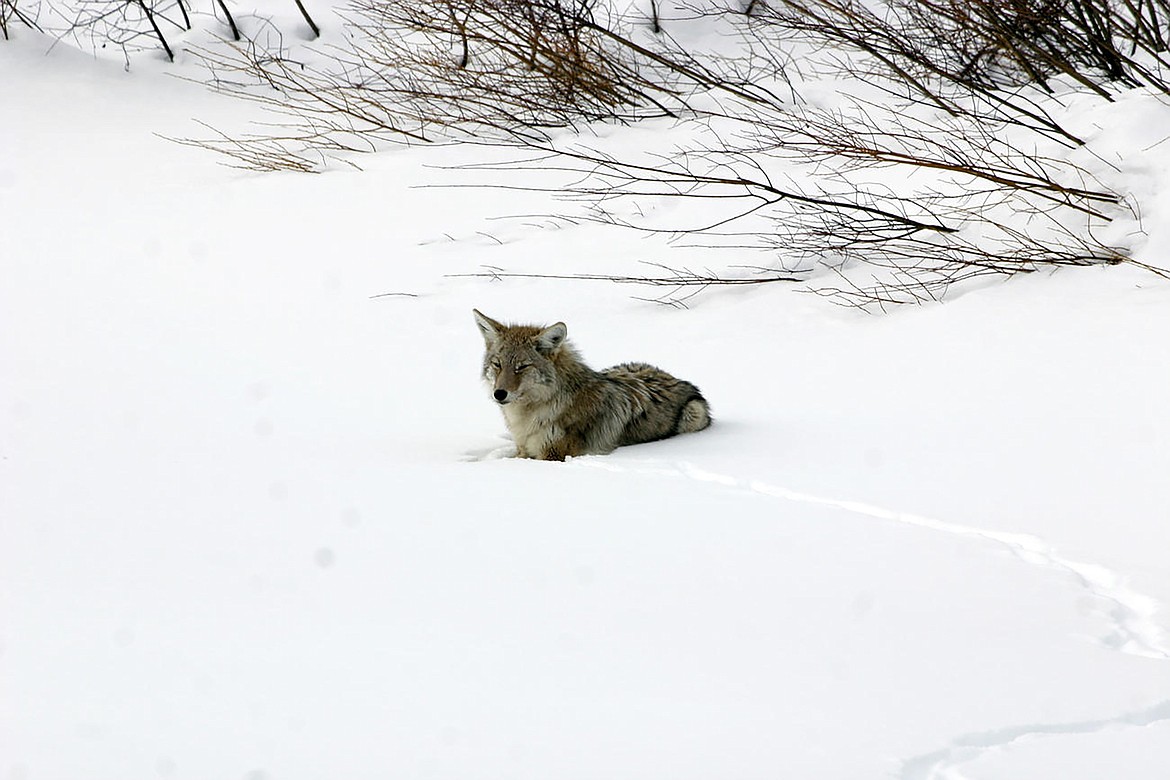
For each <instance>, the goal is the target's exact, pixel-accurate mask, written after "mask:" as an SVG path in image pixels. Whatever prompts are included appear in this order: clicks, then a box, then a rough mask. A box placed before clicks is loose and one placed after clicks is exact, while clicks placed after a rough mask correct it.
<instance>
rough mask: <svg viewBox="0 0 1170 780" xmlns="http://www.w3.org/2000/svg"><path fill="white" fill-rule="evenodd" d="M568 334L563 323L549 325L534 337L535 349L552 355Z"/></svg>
mask: <svg viewBox="0 0 1170 780" xmlns="http://www.w3.org/2000/svg"><path fill="white" fill-rule="evenodd" d="M568 334H569V329H568V328H566V327H565V323H563V322H558V323H556V324H555V325H549V326H548V327H547V328H545V329H544V330H542V331H541V332H540V333H538V334H537V335H536V348H537V349H539V350H540V351H541V352H544V353H546V354H552V353H553V352H556V351H557V347H559V346H560V345H561V342H563V341H564V340H565V336H567V335H568Z"/></svg>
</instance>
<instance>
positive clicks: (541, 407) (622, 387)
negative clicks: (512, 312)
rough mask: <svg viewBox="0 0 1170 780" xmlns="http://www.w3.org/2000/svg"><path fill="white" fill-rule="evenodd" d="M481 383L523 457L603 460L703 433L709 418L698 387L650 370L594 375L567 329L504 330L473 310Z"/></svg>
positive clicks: (617, 369)
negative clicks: (629, 448) (481, 348)
mask: <svg viewBox="0 0 1170 780" xmlns="http://www.w3.org/2000/svg"><path fill="white" fill-rule="evenodd" d="M475 321H476V324H477V325H478V326H479V330H480V332H481V333H482V334H483V339H484V344H485V346H486V350H485V352H484V359H483V378H484V380H485V381H486V382H487V383H488V384H489V385H490V386H491V388H492V395H493V398H495V400H496V402H497V403H498V404H500V409H501V411H502V412H503V413H504V422H505V423H506V424H507V426H508V430H509V431H510V432H511V434H512V438H513V439H514V440H515V442H516V454H517V455H518V456H519V457H521V458H539V459H542V460H564V459H565V458H566V457H571V456H577V455H602V454H605V453H608V452H612V451H613V450H614V449H615V448H617V447H620V446H623V445H626V444H638V443H641V442H647V441H655V440H657V439H665V438H667V437H669V436H674V435H675V434H679V433H690V432H693V431H701V430H703V429H704V428H706V427H707V426H708V425H710V424H711V413H710V409H709V407H708V405H707V401H706V399H704V398H703V396H702V394H701V393H700V392H699V388H697V387H695V386H694V385H693V384H691V383H690V382H687V381H685V380H682V379H676V378H675V377H673V376H671V375H670V374H668V373H666V372H665V371H663V370H661V369H658V368H655V367H654V366H651V365H647V364H645V363H623V364H621V365H619V366H614V367H613V368H607V369H605V370H604V371H594V370H593V369H591V368H589V366H587V365H585V363H584V362H583V361H582V360H581V356H580V355H579V354H577V351H576V350H575V349H574V348H573V347H572V345H570V344H569V343H568V342H567V341H566V340H565V338H566V336H567V333H568V329H567V328H566V327H565V324H564V323H563V322H558V323H556V324H554V325H550V326H549V327H547V328H540V327H536V326H533V325H502V324H500V323H499V322H496V321H495V320H493V319H491V318H490V317H487V316H485V315H483V314H481V313H480V312H479V311H475Z"/></svg>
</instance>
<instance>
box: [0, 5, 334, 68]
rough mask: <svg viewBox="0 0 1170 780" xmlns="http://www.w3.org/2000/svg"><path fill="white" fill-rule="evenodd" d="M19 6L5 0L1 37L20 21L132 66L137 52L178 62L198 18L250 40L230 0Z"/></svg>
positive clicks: (305, 15) (237, 38)
mask: <svg viewBox="0 0 1170 780" xmlns="http://www.w3.org/2000/svg"><path fill="white" fill-rule="evenodd" d="M293 2H294V3H295V5H296V8H297V9H298V11H299V12H300V15H301V17H302V18H303V19H304V21H305V23H306V24H307V25H308V27H309V29H310V30H311V31H312V33H313V35H314V36H317V35H319V34H320V32H321V31H320V28H319V27H318V26H317V23H316V22H315V21H314V20H313V18H312V17H311V16H310V15H309V12H308V10H306V8H305V6H304V5H303V3H302V2H301V0H293ZM18 3H21V0H0V34H3V37H4V38H5V39H7V38H8V37H9V24H10V22H11V21H13V20H17V21H20V22H23V23H24V25H25V26H27V27H29V28H30V29H35V30H37V31H38V32H42V33H46V34H50V35H53V36H54V37H56V38H58V39H69V40H71V41H72V42H74V43H75V44H77V45H78V46H79V47H80V48H83V49H84V48H92V49H94V50H98V49H109V48H113V49H115V50H118V51H120V52H122V54H123V56H124V57H125V58H126V62H127V65H129V62H130V55H131V54H134V53H138V52H143V51H147V50H155V49H157V50H161V51H162V52H163V53H165V54H166V56H167V58H168V59H169V60H172V61H173V60H174V59H175V53H176V44H175V37H176V34H178V35H182V34H183V33H186V32H189V31H190V30H191V29H192V27H193V26H194V25H193V20H194V19H198V18H199V17H201V16H202V17H205V18H208V19H210V18H214V20H215V21H214V23H212V24H210V25H208V26H210V27H211V28H212V29H213V30H216V32H217V34H226V35H230V36H231V38H232V40H234V41H241V40H242V39H243V38H244V35H243V33H242V32H241V30H240V27H239V26H238V25H237V23H236V19H235V16H234V15H233V14H232V12H231V10H230V9H229V8H228V5H227V2H226V0H207V2H206V3H205V4H201V5H199V6H196V5H194V4H193V3H192V2H191V0H35V2H33V3H29V2H27V0H26V1H25V2H24V3H23V4H22V5H21V7H20V8H18V7H17V6H18ZM29 9H31V10H29ZM42 10H43V11H44V12H45V14H44V15H45V17H46V21H45V22H44V24H43V25H42V24H39V23H38V19H39V18H40V16H41V11H42ZM266 24H267V23H264V25H266Z"/></svg>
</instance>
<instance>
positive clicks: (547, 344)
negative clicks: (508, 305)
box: [472, 309, 568, 405]
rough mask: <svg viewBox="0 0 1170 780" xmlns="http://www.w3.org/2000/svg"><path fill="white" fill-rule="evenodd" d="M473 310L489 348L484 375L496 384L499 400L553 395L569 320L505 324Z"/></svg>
mask: <svg viewBox="0 0 1170 780" xmlns="http://www.w3.org/2000/svg"><path fill="white" fill-rule="evenodd" d="M472 311H473V312H474V313H475V323H476V324H477V325H478V326H479V331H480V333H482V334H483V341H484V344H485V346H486V347H487V349H486V350H485V351H484V355H483V378H484V380H485V381H486V382H487V383H488V384H490V385H491V386H492V398H494V399H496V403H498V404H500V405H503V404H509V403H523V402H531V401H543V400H545V399H546V398H547V397H548V396H550V395H551V394H552V393H553V391H554V383H555V382H556V367H555V365H554V363H553V360H554V358H555V357H556V356H557V353H558V352H559V351H560V349H561V345H562V344H564V341H565V336H566V334H567V333H568V329H567V328H566V327H565V323H563V322H558V323H556V324H555V325H550V326H548V327H547V328H538V327H535V326H532V325H502V324H500V323H499V322H496V321H495V320H493V319H492V318H491V317H487V316H485V315H484V314H481V313H480V312H479V311H478V310H475V309H472Z"/></svg>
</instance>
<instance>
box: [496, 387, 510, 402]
mask: <svg viewBox="0 0 1170 780" xmlns="http://www.w3.org/2000/svg"><path fill="white" fill-rule="evenodd" d="M494 395H495V396H496V400H497V401H499V402H500V403H503V402H504V401H506V400H508V391H507V390H504V389H503V388H500V389H499V390H497V391H496V392H495V394H494Z"/></svg>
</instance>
